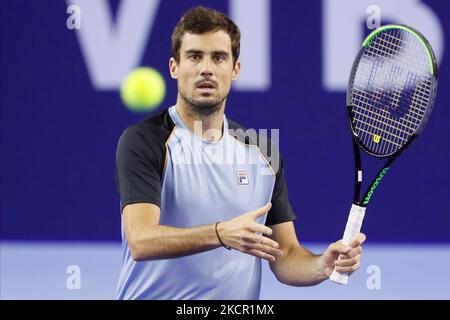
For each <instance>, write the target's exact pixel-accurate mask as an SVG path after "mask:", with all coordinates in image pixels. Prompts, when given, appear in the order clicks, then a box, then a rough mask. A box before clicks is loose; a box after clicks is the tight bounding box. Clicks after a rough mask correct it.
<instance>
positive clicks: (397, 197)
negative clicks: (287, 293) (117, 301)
mask: <svg viewBox="0 0 450 320" xmlns="http://www.w3.org/2000/svg"><path fill="white" fill-rule="evenodd" d="M91 1H97V0H91ZM342 2H343V3H344V2H345V3H348V1H342ZM353 2H354V1H353ZM402 2H403V3H409V2H411V3H412V1H402ZM417 2H418V3H422V4H423V5H424V6H425V7H427V8H429V9H430V10H431V11H432V12H433V13H434V15H435V17H436V19H437V20H436V21H438V23H439V24H438V25H439V26H440V28H441V29H440V31H441V32H442V34H443V35H444V38H443V39H441V40H440V46H441V47H442V55H441V57H440V69H439V75H440V79H439V81H440V87H439V91H438V96H437V102H436V105H435V110H434V111H433V114H432V116H431V120H430V122H429V125H428V127H427V128H426V130H425V132H424V134H423V135H422V136H421V137H420V138H419V139H418V141H417V142H416V143H415V144H414V145H413V146H412V147H411V148H410V149H409V150H408V152H407V153H405V154H404V156H402V157H401V158H400V160H399V161H398V163H397V164H396V165H394V167H393V170H391V172H390V173H389V175H388V176H387V177H386V179H385V180H384V181H383V184H382V186H381V187H380V188H379V190H377V193H376V195H375V197H374V199H373V201H372V203H371V206H370V207H369V209H368V210H367V218H366V220H365V225H364V230H365V232H366V233H367V235H368V240H369V241H371V242H450V204H449V202H448V198H449V195H450V143H449V137H450V125H449V123H450V108H449V106H450V91H449V90H448V88H449V80H450V65H449V62H448V60H449V58H450V50H446V44H450V21H449V18H450V3H449V2H448V1H445V0H440V1H422V2H420V1H417ZM118 3H119V2H118V1H111V2H109V4H110V5H111V6H110V8H111V10H113V12H115V11H116V10H117V8H118ZM198 3H201V4H205V5H208V6H212V7H215V8H217V9H220V10H224V11H228V10H229V3H228V1H162V2H161V3H160V4H159V6H158V11H157V13H156V17H155V19H156V20H155V23H154V26H153V28H152V31H151V33H150V34H149V37H148V41H146V45H145V48H144V51H143V56H142V59H139V61H138V65H147V66H151V67H154V68H156V69H158V70H160V72H161V73H162V74H163V76H164V78H165V80H166V83H167V84H168V92H167V96H166V98H165V100H164V102H163V104H162V106H161V107H160V109H159V110H161V109H163V108H165V107H168V106H170V105H172V104H174V103H175V97H176V83H175V82H174V81H173V80H172V79H170V77H169V74H168V68H167V61H168V58H169V57H170V35H171V32H172V28H173V26H174V24H175V23H176V21H177V20H178V18H179V16H180V15H181V14H182V13H183V12H184V11H186V10H187V9H188V8H190V7H191V6H193V5H195V4H198ZM267 3H268V1H267ZM374 3H375V4H376V1H374ZM383 3H385V1H383ZM329 4H330V1H322V2H321V1H309V2H300V1H272V3H271V13H270V25H269V30H270V34H269V35H268V36H267V37H268V39H269V40H270V43H271V45H270V48H271V50H270V66H269V67H270V70H271V72H270V86H269V88H267V89H266V90H263V91H261V90H259V91H258V90H238V89H236V90H233V91H232V92H231V95H230V98H229V101H228V104H227V109H226V113H227V116H228V117H229V118H231V119H234V120H236V121H238V122H240V123H242V124H244V125H246V126H247V127H253V128H267V129H280V149H281V151H282V155H283V157H284V160H285V165H286V174H287V181H288V186H289V192H290V199H291V202H292V205H293V207H294V209H295V211H296V212H297V215H298V216H299V219H298V221H297V222H296V227H297V231H298V235H299V238H300V239H303V240H306V241H333V240H335V239H338V238H340V237H341V234H342V231H343V228H344V223H345V221H346V217H347V213H348V209H349V208H350V205H351V200H352V193H353V176H352V175H353V158H352V152H351V141H350V133H349V128H348V124H347V120H346V114H345V92H344V91H339V90H338V91H331V90H329V89H327V88H326V86H324V77H325V76H324V72H323V71H324V70H323V69H324V64H323V61H324V60H323V58H324V57H325V55H326V53H325V52H324V42H323V41H324V36H323V33H324V31H323V30H324V27H323V26H324V15H323V12H324V10H325V6H328V5H329ZM380 7H381V9H382V11H381V12H382V14H383V6H382V5H380ZM66 8H67V3H66V2H65V1H61V0H58V1H57V0H46V1H39V2H34V1H25V0H2V4H1V10H0V66H1V68H0V155H1V156H0V195H1V197H0V201H1V202H0V214H1V220H0V239H6V240H49V239H52V240H117V239H119V238H120V213H119V203H118V195H117V192H116V189H115V185H114V155H115V147H116V143H117V139H118V137H119V136H120V134H121V132H122V131H123V130H124V128H126V127H127V126H129V125H131V124H133V123H135V122H137V121H139V120H140V119H142V118H143V117H146V116H148V115H149V113H147V114H136V113H132V112H130V111H129V110H127V109H126V108H125V107H124V106H123V104H122V103H121V101H120V98H119V94H118V91H117V90H101V89H98V88H96V87H95V86H94V84H93V83H92V81H91V77H90V71H89V68H88V66H87V63H86V61H87V60H86V57H85V56H84V55H83V54H82V49H81V46H80V42H79V38H78V37H77V35H76V32H78V31H75V30H68V29H67V28H66V19H67V18H68V14H67V13H66ZM407 8H408V7H407V5H406V4H405V10H404V11H405V15H406V14H407V12H408V10H407ZM81 9H82V19H83V14H84V13H83V7H82V6H81ZM346 12H347V11H345V10H344V9H343V10H342V12H340V13H339V14H340V15H341V16H342V19H343V20H346V19H349V18H350V17H346ZM336 14H338V13H336ZM364 14H365V12H364V11H363V12H362V13H361V15H364ZM398 14H399V15H401V14H403V13H402V12H399V13H398ZM87 15H88V14H86V16H87ZM99 19H100V18H99ZM248 19H251V14H249V17H248ZM417 19H418V18H417V17H415V18H414V19H413V20H414V21H411V22H416V20H417ZM419 19H420V18H419ZM81 21H82V23H83V20H81ZM382 22H383V23H385V22H396V20H395V19H393V18H389V19H388V18H387V19H385V20H382ZM401 22H403V23H406V24H408V17H406V16H405V17H404V21H401ZM427 23H428V22H424V24H427ZM409 24H411V25H412V26H416V24H415V23H409ZM82 26H83V25H82ZM360 27H361V31H362V32H361V33H362V35H363V34H367V32H368V31H367V30H366V29H367V28H366V27H365V20H364V19H362V20H361V23H360ZM416 27H417V28H418V29H420V28H419V26H416ZM342 36H343V37H345V36H346V33H345V30H342ZM349 37H350V36H349ZM356 40H357V41H358V42H361V41H362V37H361V38H360V39H359V38H358V39H356ZM355 54H356V52H353V54H352V56H354V55H355ZM105 58H106V57H105ZM246 63H247V65H248V64H249V63H250V62H249V61H247V62H246V61H242V69H243V70H242V72H243V73H245V72H246ZM345 77H347V75H346V76H345ZM370 168H372V169H375V168H376V166H374V167H370ZM370 175H371V174H370V173H368V176H370Z"/></svg>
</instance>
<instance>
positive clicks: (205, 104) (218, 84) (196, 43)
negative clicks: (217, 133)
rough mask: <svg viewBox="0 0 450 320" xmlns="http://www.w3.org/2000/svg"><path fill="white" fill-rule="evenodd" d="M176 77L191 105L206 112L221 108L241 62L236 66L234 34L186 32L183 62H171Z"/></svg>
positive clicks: (173, 76) (184, 98)
mask: <svg viewBox="0 0 450 320" xmlns="http://www.w3.org/2000/svg"><path fill="white" fill-rule="evenodd" d="M169 67H170V73H171V76H172V78H174V79H177V80H178V93H179V95H180V96H181V98H182V99H183V100H184V101H185V102H187V105H189V106H191V107H192V108H194V109H195V111H197V112H199V113H200V114H203V115H209V114H212V113H214V112H216V111H218V110H219V109H220V108H221V106H222V103H223V102H224V101H225V99H226V97H227V95H228V93H229V91H230V86H231V80H235V79H237V77H238V75H239V71H240V62H239V61H238V62H237V63H236V65H235V66H234V65H233V56H232V53H231V39H230V36H229V35H228V34H227V33H226V32H224V31H222V30H219V31H215V32H209V33H204V34H191V33H185V34H184V35H183V38H182V41H181V48H180V61H179V63H177V62H176V61H175V59H174V58H171V59H170V62H169Z"/></svg>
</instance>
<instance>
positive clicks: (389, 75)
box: [351, 29, 434, 154]
mask: <svg viewBox="0 0 450 320" xmlns="http://www.w3.org/2000/svg"><path fill="white" fill-rule="evenodd" d="M432 81H433V78H432V76H431V75H430V71H429V61H428V56H427V52H426V51H425V49H424V48H423V45H422V44H421V43H420V42H419V40H418V39H417V38H416V36H414V35H412V34H410V33H408V32H405V31H403V30H399V29H392V30H388V31H385V32H381V33H380V34H378V36H376V37H375V38H374V39H373V40H372V41H371V42H370V44H369V45H368V47H367V48H366V50H365V51H364V53H363V55H362V56H361V59H360V61H359V64H358V68H357V70H356V71H355V73H354V75H353V89H352V91H351V94H352V95H351V98H352V99H351V100H352V117H353V125H354V127H355V129H356V134H357V135H358V137H359V140H360V142H361V143H362V144H363V145H365V146H366V147H367V148H368V149H369V150H370V151H372V152H374V153H377V154H391V153H394V152H395V151H397V150H398V149H399V148H401V147H402V146H403V145H404V144H405V143H406V142H407V141H408V140H409V139H410V138H411V136H412V135H413V134H414V133H415V132H417V130H418V129H419V127H420V125H421V123H422V121H423V119H424V117H425V116H426V115H427V113H428V110H427V109H428V106H429V105H430V99H431V97H432V88H433V84H434V83H433V82H432Z"/></svg>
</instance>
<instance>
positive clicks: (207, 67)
mask: <svg viewBox="0 0 450 320" xmlns="http://www.w3.org/2000/svg"><path fill="white" fill-rule="evenodd" d="M212 74H213V72H212V68H211V61H210V59H208V58H205V59H203V62H202V64H201V70H200V75H201V76H203V77H210V76H212Z"/></svg>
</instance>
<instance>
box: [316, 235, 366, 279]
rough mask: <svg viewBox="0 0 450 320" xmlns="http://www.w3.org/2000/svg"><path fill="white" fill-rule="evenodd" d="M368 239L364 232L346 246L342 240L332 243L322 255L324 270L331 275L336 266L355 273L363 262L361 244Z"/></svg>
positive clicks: (343, 270)
mask: <svg viewBox="0 0 450 320" xmlns="http://www.w3.org/2000/svg"><path fill="white" fill-rule="evenodd" d="M365 240H366V235H365V234H364V233H359V234H358V235H357V236H356V238H355V239H354V240H353V241H352V242H351V243H350V245H348V246H346V245H344V244H343V243H342V240H339V241H337V242H334V243H332V244H330V245H329V246H328V248H327V250H325V252H324V253H323V254H322V256H321V257H320V259H319V261H320V264H321V269H322V272H323V273H324V274H325V275H326V276H327V277H329V276H330V275H331V273H332V272H333V270H334V268H335V267H336V271H339V272H345V273H349V274H351V273H353V272H355V271H356V270H358V268H359V267H360V264H361V252H362V251H363V250H362V247H361V245H362V244H363V243H364V241H365Z"/></svg>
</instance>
